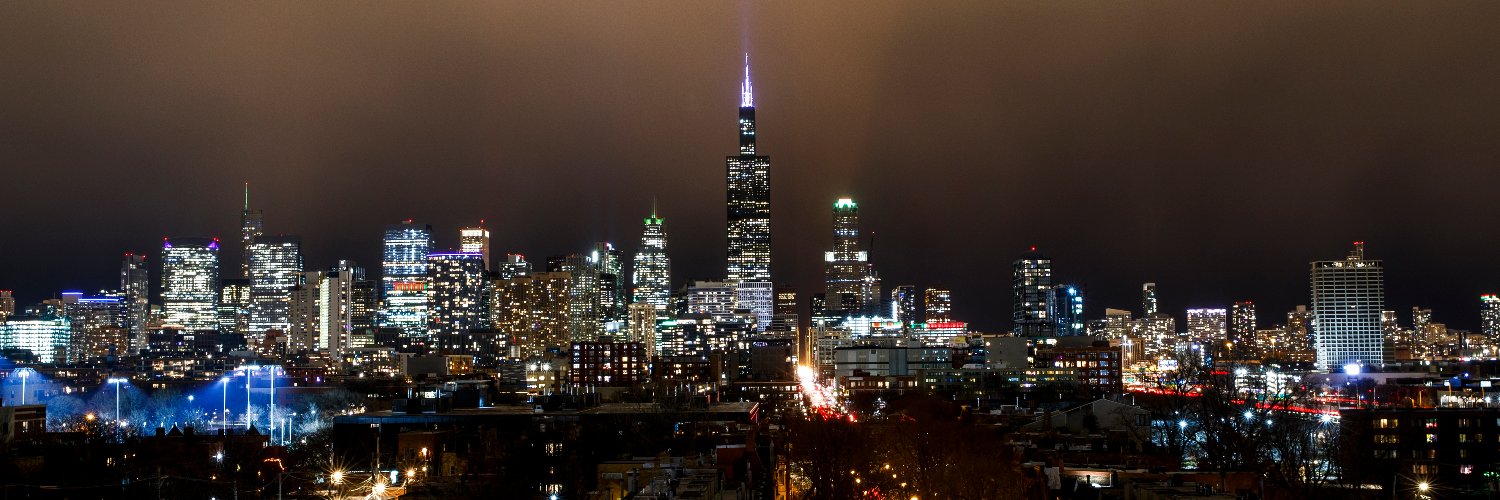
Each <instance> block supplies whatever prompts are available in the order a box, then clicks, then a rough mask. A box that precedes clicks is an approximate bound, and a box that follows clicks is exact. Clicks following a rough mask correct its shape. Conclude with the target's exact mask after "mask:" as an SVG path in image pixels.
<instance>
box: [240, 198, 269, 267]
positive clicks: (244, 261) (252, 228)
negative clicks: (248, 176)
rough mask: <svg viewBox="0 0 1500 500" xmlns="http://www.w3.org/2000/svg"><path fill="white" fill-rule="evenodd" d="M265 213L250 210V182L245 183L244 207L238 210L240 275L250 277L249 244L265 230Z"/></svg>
mask: <svg viewBox="0 0 1500 500" xmlns="http://www.w3.org/2000/svg"><path fill="white" fill-rule="evenodd" d="M265 217H266V216H265V214H264V213H262V212H261V211H260V210H250V183H248V182H246V183H245V208H243V209H241V210H240V276H243V277H246V278H249V277H250V244H251V243H254V242H255V239H256V238H259V237H260V236H261V235H262V234H265V231H266V218H265Z"/></svg>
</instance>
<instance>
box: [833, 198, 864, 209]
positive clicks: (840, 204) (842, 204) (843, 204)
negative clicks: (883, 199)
mask: <svg viewBox="0 0 1500 500" xmlns="http://www.w3.org/2000/svg"><path fill="white" fill-rule="evenodd" d="M833 208H859V205H855V204H854V198H839V201H837V202H834V204H833Z"/></svg>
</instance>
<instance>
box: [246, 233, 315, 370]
mask: <svg viewBox="0 0 1500 500" xmlns="http://www.w3.org/2000/svg"><path fill="white" fill-rule="evenodd" d="M301 282H302V239H301V238H298V237H296V236H265V235H261V236H257V237H256V238H255V241H254V242H253V243H250V330H249V331H247V332H244V333H245V338H246V340H251V341H252V342H251V345H255V344H256V343H258V342H259V341H260V339H261V338H263V337H264V336H265V334H266V332H267V331H269V330H277V331H280V332H281V333H283V334H284V333H287V331H288V330H289V329H290V328H291V318H290V316H289V315H290V313H291V311H290V308H291V302H292V289H294V288H297V285H298V284H300V283H301Z"/></svg>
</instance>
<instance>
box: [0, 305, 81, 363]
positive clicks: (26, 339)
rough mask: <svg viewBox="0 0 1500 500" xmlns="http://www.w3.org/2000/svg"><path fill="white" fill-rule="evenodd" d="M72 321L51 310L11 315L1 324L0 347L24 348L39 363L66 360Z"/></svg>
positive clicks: (70, 339) (70, 341)
mask: <svg viewBox="0 0 1500 500" xmlns="http://www.w3.org/2000/svg"><path fill="white" fill-rule="evenodd" d="M72 333H73V325H72V322H70V321H68V318H67V317H64V316H63V315H61V314H56V313H53V312H51V311H47V312H43V313H42V314H40V315H35V316H32V315H26V316H11V317H10V318H8V319H6V320H5V323H3V324H0V349H24V350H26V351H30V352H31V355H32V356H33V357H34V358H36V361H37V362H39V363H65V362H67V360H68V349H69V348H70V347H71V344H72Z"/></svg>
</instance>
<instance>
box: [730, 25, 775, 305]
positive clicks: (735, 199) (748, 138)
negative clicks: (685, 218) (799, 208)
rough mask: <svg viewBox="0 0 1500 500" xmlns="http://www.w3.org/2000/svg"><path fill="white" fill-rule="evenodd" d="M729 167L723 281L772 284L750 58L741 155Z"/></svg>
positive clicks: (743, 92)
mask: <svg viewBox="0 0 1500 500" xmlns="http://www.w3.org/2000/svg"><path fill="white" fill-rule="evenodd" d="M725 163H726V164H727V166H728V175H727V179H728V190H727V192H726V195H727V196H726V198H727V203H726V205H727V208H728V224H727V230H728V231H727V233H728V244H727V251H728V252H727V254H728V266H727V273H726V280H727V281H728V282H730V283H735V284H738V283H740V282H743V281H761V282H770V281H771V158H770V157H768V156H756V154H755V95H754V92H753V91H752V88H751V86H750V56H749V55H748V54H747V55H746V56H745V81H744V82H743V83H741V84H740V151H739V154H737V155H734V156H730V157H728V158H727V159H726V160H725Z"/></svg>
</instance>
